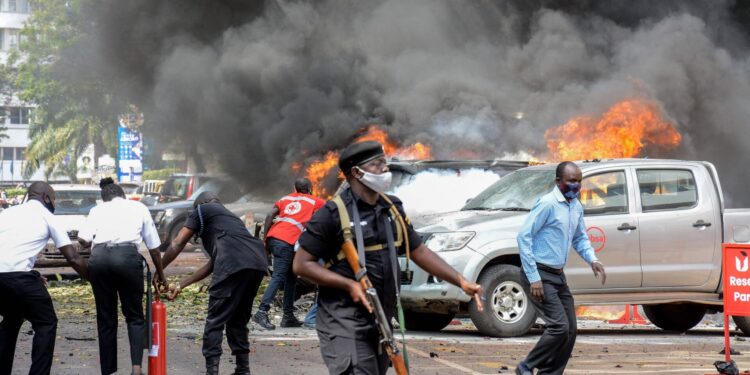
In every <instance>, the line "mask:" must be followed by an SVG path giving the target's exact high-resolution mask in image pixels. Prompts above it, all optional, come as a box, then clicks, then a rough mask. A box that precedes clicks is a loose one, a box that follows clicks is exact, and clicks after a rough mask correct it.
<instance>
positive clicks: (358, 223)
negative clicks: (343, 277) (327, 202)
mask: <svg viewBox="0 0 750 375" xmlns="http://www.w3.org/2000/svg"><path fill="white" fill-rule="evenodd" d="M349 195H350V196H351V197H352V218H353V219H354V221H353V223H354V239H355V240H356V244H357V255H358V256H359V266H360V267H362V269H365V263H366V262H365V238H364V235H363V234H362V220H361V219H360V217H359V209H358V208H357V199H356V198H354V193H352V191H351V189H349ZM345 209H346V208H345ZM361 278H362V277H361V276H360V277H359V278H358V279H357V281H359V279H361Z"/></svg>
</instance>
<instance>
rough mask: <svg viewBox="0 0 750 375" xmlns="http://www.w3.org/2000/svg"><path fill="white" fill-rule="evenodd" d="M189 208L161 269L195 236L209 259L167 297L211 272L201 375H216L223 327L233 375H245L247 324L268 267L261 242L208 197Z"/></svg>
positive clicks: (247, 371) (247, 369)
mask: <svg viewBox="0 0 750 375" xmlns="http://www.w3.org/2000/svg"><path fill="white" fill-rule="evenodd" d="M193 208H194V210H193V212H192V213H191V214H190V215H189V216H188V219H187V221H186V222H185V226H184V227H183V228H182V229H181V230H180V232H179V233H178V234H177V237H175V239H174V240H173V241H172V244H171V245H169V247H168V249H167V250H166V253H165V254H164V259H163V262H164V266H165V267H166V266H167V265H168V264H169V263H170V262H172V260H173V259H174V258H175V257H177V255H178V254H179V253H180V252H181V251H182V250H183V249H184V248H185V245H186V244H187V242H188V241H189V240H190V238H191V237H193V235H196V234H197V235H198V236H199V237H200V238H201V241H202V243H203V246H204V248H205V249H206V251H207V252H208V253H209V254H210V256H211V258H210V260H209V261H208V262H207V263H206V265H204V266H203V267H201V268H200V269H199V270H197V271H196V272H195V273H194V274H192V275H190V276H188V277H186V278H184V279H182V280H180V282H179V283H177V284H174V285H170V295H169V298H170V299H174V298H175V297H176V296H177V295H178V294H179V293H180V291H181V290H182V289H184V288H185V287H187V286H188V285H190V284H192V283H195V282H197V281H200V280H203V279H204V278H206V276H208V275H209V274H211V273H212V272H213V278H212V279H211V285H210V286H209V288H208V295H209V299H208V315H207V316H206V326H205V328H204V330H203V356H204V357H205V358H206V374H208V375H215V374H218V373H219V360H220V357H221V353H222V350H221V341H222V335H223V332H224V329H225V328H226V332H227V342H228V343H229V347H230V348H231V349H232V354H233V355H234V356H235V357H236V369H235V372H234V374H236V375H245V374H250V359H249V353H250V343H249V342H248V333H249V330H248V328H247V324H248V322H249V321H250V317H251V316H252V307H253V300H254V299H255V295H256V294H257V293H258V288H259V287H260V282H261V281H262V280H263V276H264V275H265V274H266V270H267V268H268V262H267V260H266V255H265V249H264V248H263V242H261V241H260V240H259V239H257V238H255V237H253V236H252V235H251V234H250V232H249V231H248V230H247V228H245V225H244V224H243V223H242V220H240V218H238V217H237V216H235V215H234V214H233V213H232V212H231V211H229V210H227V209H226V207H224V205H222V204H221V201H220V200H219V197H218V196H216V195H215V194H214V193H212V192H209V191H206V192H203V193H201V194H200V195H198V197H197V198H196V200H195V202H194V203H193Z"/></svg>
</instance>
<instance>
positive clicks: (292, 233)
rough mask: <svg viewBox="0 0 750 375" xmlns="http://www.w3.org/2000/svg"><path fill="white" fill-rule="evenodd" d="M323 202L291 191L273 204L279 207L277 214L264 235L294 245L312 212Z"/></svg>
mask: <svg viewBox="0 0 750 375" xmlns="http://www.w3.org/2000/svg"><path fill="white" fill-rule="evenodd" d="M325 204H326V202H325V201H324V200H322V199H320V198H315V197H313V196H312V195H309V194H302V193H292V194H289V195H287V196H285V197H284V198H281V199H279V200H278V201H277V202H276V203H275V204H274V205H275V206H276V208H278V209H279V216H277V217H276V219H274V224H273V225H271V229H269V230H268V235H267V236H266V237H269V238H271V237H272V238H275V239H277V240H281V241H284V242H286V243H288V244H290V245H294V243H295V242H297V239H298V238H299V236H300V235H301V234H302V230H304V229H305V224H307V222H308V221H310V219H311V218H312V215H313V213H315V211H317V210H318V209H319V208H321V207H323V206H324V205H325Z"/></svg>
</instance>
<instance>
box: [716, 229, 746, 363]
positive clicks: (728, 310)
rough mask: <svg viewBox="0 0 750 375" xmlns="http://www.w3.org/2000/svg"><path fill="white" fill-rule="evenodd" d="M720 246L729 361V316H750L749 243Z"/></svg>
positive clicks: (726, 355)
mask: <svg viewBox="0 0 750 375" xmlns="http://www.w3.org/2000/svg"><path fill="white" fill-rule="evenodd" d="M721 247H722V272H721V276H722V279H723V284H724V285H723V292H724V352H725V355H724V357H725V359H726V361H727V362H729V353H730V351H731V350H730V349H729V317H730V316H750V244H730V243H725V244H722V245H721Z"/></svg>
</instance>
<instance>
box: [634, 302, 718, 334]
mask: <svg viewBox="0 0 750 375" xmlns="http://www.w3.org/2000/svg"><path fill="white" fill-rule="evenodd" d="M643 312H644V313H646V317H647V318H648V320H649V321H650V322H651V323H653V324H654V325H655V326H657V327H659V328H661V329H663V330H665V331H674V332H685V331H687V330H689V329H690V328H693V327H695V326H696V325H697V324H698V323H700V322H701V320H703V316H704V315H706V307H705V306H702V305H698V304H695V303H667V304H662V305H643Z"/></svg>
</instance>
